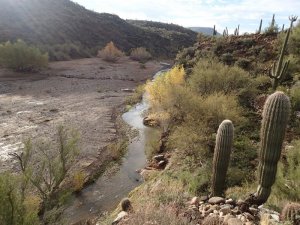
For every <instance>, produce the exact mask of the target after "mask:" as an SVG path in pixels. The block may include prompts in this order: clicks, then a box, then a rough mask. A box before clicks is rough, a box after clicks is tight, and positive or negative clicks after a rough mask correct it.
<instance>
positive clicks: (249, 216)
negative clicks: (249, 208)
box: [243, 212, 255, 221]
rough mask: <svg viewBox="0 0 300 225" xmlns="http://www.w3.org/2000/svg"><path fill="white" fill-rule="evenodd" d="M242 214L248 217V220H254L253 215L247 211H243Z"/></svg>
mask: <svg viewBox="0 0 300 225" xmlns="http://www.w3.org/2000/svg"><path fill="white" fill-rule="evenodd" d="M243 215H244V216H245V217H246V218H247V219H248V220H251V221H254V220H255V218H254V216H252V215H251V214H250V213H248V212H244V213H243Z"/></svg>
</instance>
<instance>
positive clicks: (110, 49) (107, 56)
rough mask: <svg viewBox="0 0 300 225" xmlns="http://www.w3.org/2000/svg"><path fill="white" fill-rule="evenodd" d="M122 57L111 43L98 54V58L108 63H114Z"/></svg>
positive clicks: (120, 52) (121, 53)
mask: <svg viewBox="0 0 300 225" xmlns="http://www.w3.org/2000/svg"><path fill="white" fill-rule="evenodd" d="M123 55H124V53H123V52H122V51H120V50H119V49H118V48H117V47H116V46H115V44H114V43H113V42H112V41H111V42H109V43H108V44H107V45H106V46H105V47H104V48H103V49H102V50H100V51H99V52H98V57H102V58H103V59H104V60H105V61H108V62H116V61H117V60H118V59H119V58H120V57H122V56H123Z"/></svg>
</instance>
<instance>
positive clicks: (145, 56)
mask: <svg viewBox="0 0 300 225" xmlns="http://www.w3.org/2000/svg"><path fill="white" fill-rule="evenodd" d="M130 58H131V59H133V60H136V61H139V62H141V63H145V62H147V61H148V60H149V59H151V54H150V53H149V52H148V51H147V50H146V49H145V48H143V47H139V48H135V49H132V51H131V53H130Z"/></svg>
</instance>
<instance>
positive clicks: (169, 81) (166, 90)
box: [145, 66, 185, 120]
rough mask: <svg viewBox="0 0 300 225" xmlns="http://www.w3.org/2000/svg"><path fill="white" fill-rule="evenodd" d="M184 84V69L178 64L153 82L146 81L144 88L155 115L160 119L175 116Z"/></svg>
mask: <svg viewBox="0 0 300 225" xmlns="http://www.w3.org/2000/svg"><path fill="white" fill-rule="evenodd" d="M184 84H185V71H184V69H183V68H182V67H180V66H176V67H174V68H173V69H171V70H170V71H168V72H166V73H164V74H162V75H160V76H159V77H157V78H156V79H155V80H154V81H153V82H148V83H147V85H146V87H145V89H146V91H147V93H148V94H149V97H148V99H149V101H150V104H151V107H152V108H153V109H155V110H156V111H157V116H158V117H160V119H161V120H168V119H170V118H171V119H172V118H175V117H177V116H176V115H177V114H178V110H179V109H180V104H181V102H180V100H181V99H180V96H181V95H183V92H184V88H183V86H184Z"/></svg>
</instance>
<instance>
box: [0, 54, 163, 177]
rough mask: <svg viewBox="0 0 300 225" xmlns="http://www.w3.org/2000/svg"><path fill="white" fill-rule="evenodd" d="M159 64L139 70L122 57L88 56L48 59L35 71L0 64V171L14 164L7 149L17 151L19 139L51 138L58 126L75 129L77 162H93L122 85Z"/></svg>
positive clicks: (111, 132) (107, 138) (109, 132)
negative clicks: (112, 59)
mask: <svg viewBox="0 0 300 225" xmlns="http://www.w3.org/2000/svg"><path fill="white" fill-rule="evenodd" d="M161 68H162V66H161V65H160V64H159V63H158V62H154V61H152V62H148V63H147V64H146V68H145V69H142V68H140V65H139V63H137V62H133V61H131V60H129V59H128V58H123V59H121V60H120V61H119V62H118V63H114V64H111V63H107V62H104V61H102V60H101V59H99V58H92V59H80V60H73V61H66V62H55V63H51V64H50V65H49V69H48V70H45V71H43V72H41V73H38V74H18V73H13V72H10V71H7V70H4V69H0V128H1V129H0V170H2V171H3V170H7V169H11V168H13V169H15V168H16V163H14V161H13V160H12V159H11V157H10V156H9V153H12V152H16V151H19V148H20V147H21V146H22V141H23V140H24V139H26V138H27V137H31V138H32V139H36V138H39V137H46V138H48V139H50V140H54V139H55V134H56V131H57V129H56V128H57V126H59V125H66V126H69V127H72V128H75V129H76V130H78V131H79V133H80V147H81V153H80V157H79V162H78V165H77V166H79V167H81V168H84V167H89V166H90V165H93V164H95V161H96V162H97V164H98V165H97V166H99V164H101V161H103V162H104V161H105V160H106V159H107V157H108V153H107V152H105V151H106V150H105V148H103V147H104V146H106V145H108V144H109V143H110V142H112V140H114V139H115V138H116V135H117V130H116V126H115V120H114V118H115V117H114V113H115V112H116V110H117V109H118V108H119V107H120V105H122V104H123V103H124V101H125V99H126V97H127V96H128V95H129V93H128V92H126V91H124V90H123V89H133V88H135V87H136V86H137V85H138V84H139V83H141V82H144V81H145V80H146V79H148V78H151V77H152V76H153V74H154V73H155V72H157V71H158V70H160V69H161ZM99 159H101V160H100V161H99Z"/></svg>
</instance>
